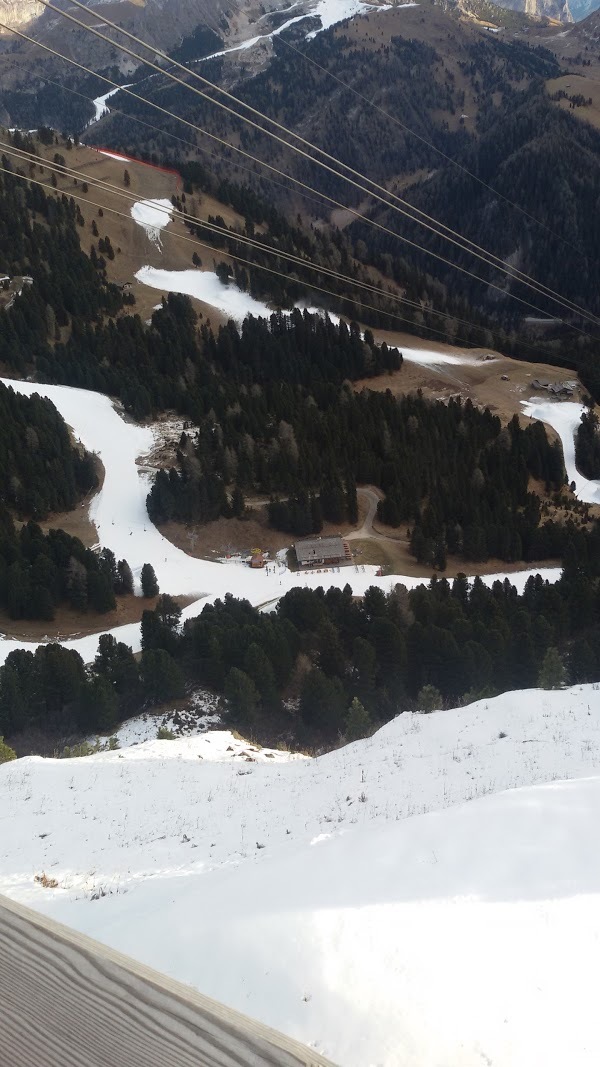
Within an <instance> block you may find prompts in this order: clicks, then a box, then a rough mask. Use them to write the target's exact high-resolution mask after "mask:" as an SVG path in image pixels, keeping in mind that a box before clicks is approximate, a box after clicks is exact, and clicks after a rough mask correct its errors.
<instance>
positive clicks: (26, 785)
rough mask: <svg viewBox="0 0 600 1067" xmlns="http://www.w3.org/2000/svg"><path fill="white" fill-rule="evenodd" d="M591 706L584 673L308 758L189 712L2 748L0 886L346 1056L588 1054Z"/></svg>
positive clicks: (409, 1061)
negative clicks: (151, 735) (17, 750)
mask: <svg viewBox="0 0 600 1067" xmlns="http://www.w3.org/2000/svg"><path fill="white" fill-rule="evenodd" d="M599 713H600V690H599V688H598V687H597V686H591V685H590V686H578V687H575V688H573V689H571V690H568V691H565V692H552V693H546V692H543V691H538V690H533V691H529V692H521V693H509V694H505V695H504V696H501V697H498V698H496V699H494V700H489V701H480V702H478V703H477V704H474V705H472V706H471V707H469V708H464V709H457V710H455V711H448V712H440V713H436V714H433V715H430V716H423V715H411V714H407V715H402V716H400V717H399V718H398V719H396V720H394V721H393V722H391V723H389V724H388V725H387V726H385V727H384V728H383V729H382V730H380V731H379V732H378V733H377V734H375V735H374V737H372V738H370V739H368V740H366V741H362V742H357V743H355V744H354V745H350V746H347V747H346V748H343V749H341V750H339V751H337V752H333V753H330V754H328V755H326V756H323V757H320V758H319V759H306V758H304V759H302V758H300V759H298V758H296V759H290V758H289V756H288V755H287V754H281V753H269V752H256V751H254V750H253V748H252V746H248V745H245V744H244V743H243V742H236V741H235V740H234V739H233V738H232V737H231V735H227V734H222V733H220V734H210V733H209V734H205V735H204V736H203V737H201V738H193V739H186V740H181V741H164V742H148V743H146V744H142V745H138V746H135V747H133V748H130V749H127V750H125V751H122V752H112V753H105V754H102V755H97V756H93V757H90V758H86V759H79V760H43V759H39V758H28V759H24V760H19V761H17V762H16V763H13V764H8V765H6V766H4V767H2V768H0V812H1V815H0V818H1V820H2V824H1V825H0V833H1V834H2V841H3V856H2V859H1V860H0V891H2V892H5V893H7V894H8V895H10V896H13V897H15V898H17V899H20V900H22V901H23V902H26V903H28V904H33V905H34V906H35V907H38V908H40V910H43V911H45V912H47V913H48V914H51V915H52V916H54V917H55V918H58V919H61V920H62V921H64V922H67V923H69V924H71V925H73V926H75V927H77V928H79V929H81V930H83V931H84V932H86V933H89V934H91V935H92V936H95V937H98V938H100V940H104V941H106V942H108V943H109V944H111V945H113V946H115V947H117V948H119V949H121V950H122V951H125V952H128V953H130V954H132V955H134V956H136V957H137V958H139V959H142V960H143V961H144V962H147V963H149V964H151V965H153V966H156V967H158V968H159V969H161V970H163V971H166V972H167V973H170V974H172V975H174V976H176V977H177V978H179V979H182V980H183V981H187V982H190V983H192V984H194V985H196V986H197V987H198V988H200V989H201V990H202V991H203V992H205V993H208V994H210V995H212V996H215V997H217V998H218V999H220V1000H222V1001H224V1002H225V1003H228V1004H231V1005H232V1006H234V1007H237V1008H240V1009H242V1010H244V1011H245V1012H247V1013H249V1014H251V1015H253V1016H255V1017H257V1018H260V1019H262V1020H264V1021H265V1022H267V1023H269V1024H271V1025H274V1026H275V1027H277V1028H278V1029H280V1030H283V1031H285V1032H287V1033H289V1034H291V1035H293V1036H296V1037H298V1038H300V1039H302V1040H304V1041H305V1042H308V1043H312V1044H313V1046H315V1047H318V1048H319V1050H320V1051H322V1052H323V1053H325V1054H326V1055H328V1056H330V1057H331V1058H332V1059H333V1060H334V1061H337V1062H338V1063H340V1064H342V1065H344V1067H365V1064H377V1065H381V1067H400V1065H403V1067H404V1065H407V1067H417V1065H418V1067H439V1065H440V1064H444V1067H446V1065H448V1067H459V1065H460V1067H480V1065H481V1064H482V1063H488V1064H489V1063H492V1064H493V1065H494V1067H531V1065H535V1067H538V1065H539V1067H542V1065H543V1067H564V1064H566V1063H569V1064H577V1067H592V1064H593V1065H594V1067H595V1065H596V1064H597V1063H598V1062H599V1057H600V1031H599V1030H598V1027H597V1024H596V1008H595V1002H593V1001H594V997H595V984H594V981H593V975H594V974H595V970H596V961H597V953H598V943H599V942H600V907H599V905H600V858H599V857H598V854H597V849H595V847H594V845H595V839H596V836H597V834H596V827H597V825H598V819H599V817H600V777H598V773H599V771H600V719H599ZM199 757H201V758H199ZM565 779H575V780H572V781H565ZM535 783H545V784H535ZM515 787H517V788H516V789H515ZM503 790H509V791H508V792H503ZM488 794H496V795H493V796H492V795H488ZM411 816H412V817H411ZM42 872H46V873H47V874H48V875H49V876H51V877H52V878H55V879H57V881H58V883H59V888H57V889H55V890H49V889H43V888H41V887H40V886H39V885H38V884H36V883H35V882H34V876H35V874H40V873H42Z"/></svg>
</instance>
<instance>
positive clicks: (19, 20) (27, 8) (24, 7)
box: [0, 0, 44, 33]
mask: <svg viewBox="0 0 600 1067" xmlns="http://www.w3.org/2000/svg"><path fill="white" fill-rule="evenodd" d="M43 11H44V8H43V7H42V5H41V4H38V3H36V0H4V3H3V4H2V22H4V23H5V24H6V25H7V26H10V27H14V28H15V29H17V30H20V29H22V28H23V27H24V26H29V24H30V23H31V22H33V21H34V19H37V18H39V16H40V15H41V14H42V12H43ZM2 32H3V31H2V30H0V33H2Z"/></svg>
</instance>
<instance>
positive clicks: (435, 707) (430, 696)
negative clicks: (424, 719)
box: [416, 685, 442, 714]
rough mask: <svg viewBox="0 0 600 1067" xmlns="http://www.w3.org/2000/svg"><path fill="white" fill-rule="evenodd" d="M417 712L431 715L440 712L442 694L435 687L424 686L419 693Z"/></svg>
mask: <svg viewBox="0 0 600 1067" xmlns="http://www.w3.org/2000/svg"><path fill="white" fill-rule="evenodd" d="M416 703H417V711H422V712H424V713H425V714H429V712H431V711H439V710H440V709H441V707H442V694H441V693H440V691H439V689H436V687H435V685H424V686H423V687H422V688H421V689H420V690H419V692H418V693H417V702H416Z"/></svg>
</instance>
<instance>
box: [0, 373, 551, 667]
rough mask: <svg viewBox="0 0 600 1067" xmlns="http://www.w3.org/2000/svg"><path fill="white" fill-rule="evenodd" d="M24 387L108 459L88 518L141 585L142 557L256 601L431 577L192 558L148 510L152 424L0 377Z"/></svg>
mask: <svg viewBox="0 0 600 1067" xmlns="http://www.w3.org/2000/svg"><path fill="white" fill-rule="evenodd" d="M0 380H2V381H3V382H4V384H5V385H9V386H11V387H12V388H13V389H15V390H16V391H17V392H19V393H25V394H26V395H28V396H30V395H31V394H32V393H38V394H39V395H40V396H46V397H48V398H49V399H50V400H51V401H52V403H53V404H54V405H55V407H56V408H57V409H58V411H59V412H60V414H61V415H62V416H63V418H64V419H65V421H66V422H67V423H68V425H69V426H71V427H72V429H73V432H74V433H75V436H76V437H77V438H78V439H79V440H80V441H81V442H82V443H83V444H84V445H85V447H86V448H87V449H88V450H89V451H91V452H95V453H96V454H97V455H98V456H99V458H100V460H101V462H102V464H103V466H104V484H103V486H102V489H101V490H100V492H99V493H98V494H97V495H96V496H95V497H94V500H93V502H92V505H91V508H90V518H91V519H92V521H93V522H94V523H95V525H96V528H97V530H98V539H99V542H100V544H101V545H102V546H103V547H104V548H110V549H111V551H112V552H114V553H115V556H116V557H117V559H123V558H125V559H127V560H128V561H129V563H130V566H131V568H132V571H133V574H134V577H135V578H136V581H137V582H138V585H139V575H140V572H141V568H142V566H143V564H144V563H151V564H152V566H153V567H154V569H155V571H156V574H157V577H158V582H159V585H160V589H161V591H162V592H163V593H171V594H172V595H174V596H175V595H178V594H185V595H187V596H194V597H198V598H206V597H223V596H224V595H225V593H227V592H230V593H233V595H234V596H238V597H245V598H247V599H248V600H249V601H250V602H251V603H252V604H255V605H261V604H266V603H267V602H269V601H274V600H277V599H278V598H279V597H281V596H283V595H284V594H285V593H286V592H287V591H288V590H289V589H292V588H293V587H294V586H297V585H304V586H309V587H310V588H313V589H316V588H318V587H319V586H324V587H326V588H327V587H330V586H336V587H338V588H343V587H344V586H345V585H346V584H349V585H350V586H351V587H352V590H353V592H354V593H355V595H357V596H361V595H362V594H363V593H364V592H365V590H366V589H368V587H369V586H370V585H378V586H380V588H382V589H385V590H389V589H391V588H392V587H393V586H394V585H395V584H396V583H397V582H398V581H402V582H403V583H404V584H405V585H406V586H408V587H409V588H414V587H415V586H417V585H420V584H422V582H423V581H425V580H426V579H420V578H408V577H402V578H399V577H398V575H390V576H388V577H377V568H376V567H371V566H355V567H330V568H328V569H322V570H316V571H311V572H310V573H294V572H292V571H288V570H287V569H286V568H285V567H283V566H273V567H269V568H268V570H267V569H265V570H251V569H250V568H249V567H240V566H233V565H227V564H222V563H213V562H211V561H209V560H203V559H195V558H193V557H192V556H188V555H186V553H185V552H182V551H181V549H178V548H176V547H175V546H174V545H172V544H171V543H170V541H167V540H166V538H164V537H163V536H162V534H161V533H159V531H158V530H157V529H156V527H155V526H154V525H153V524H152V523H151V522H150V519H149V518H148V514H147V511H146V496H147V493H148V489H149V477H148V475H146V474H142V473H141V472H140V470H139V468H138V466H137V464H136V460H137V459H138V457H140V456H144V455H146V454H147V453H148V452H150V451H151V449H152V445H153V440H154V438H153V432H152V429H150V428H148V427H142V426H136V425H135V424H133V423H131V422H126V421H125V419H123V418H122V417H121V415H120V414H119V413H118V412H117V410H116V409H115V407H114V406H113V404H112V403H111V401H110V399H109V398H108V397H106V396H103V395H102V394H101V393H93V392H90V391H88V390H85V389H72V388H70V387H68V386H62V385H39V384H37V383H35V382H20V381H12V380H10V379H0ZM530 573H537V572H536V571H535V570H534V571H519V572H517V573H514V574H511V575H504V574H500V575H487V576H486V578H485V581H486V583H489V584H491V583H492V582H493V581H495V580H496V579H497V578H501V579H502V578H504V577H510V580H511V582H513V584H514V585H516V586H517V588H519V589H522V588H523V586H524V585H525V582H526V580H527V578H528V576H529V574H530ZM543 573H544V576H545V577H547V578H548V580H549V581H557V580H558V577H559V575H560V570H559V569H558V568H549V569H547V570H544V571H543ZM200 610H201V605H199V604H198V603H193V604H190V605H189V606H188V607H187V608H185V609H184V611H183V619H184V620H185V619H188V618H193V617H194V615H197V614H198V613H199V611H200ZM104 632H110V633H113V634H114V635H115V636H116V637H117V638H118V639H119V640H121V641H125V642H126V644H128V645H131V647H132V648H133V649H134V651H139V649H140V628H139V626H138V624H137V623H130V624H128V625H127V626H121V627H117V628H116V629H113V630H110V631H106V630H103V629H102V627H101V625H100V626H99V629H98V633H104ZM98 633H97V634H91V635H88V636H86V637H80V638H73V639H71V640H68V641H63V642H61V643H62V644H64V645H65V646H66V647H68V648H73V649H75V650H76V651H77V652H79V653H80V655H81V656H83V658H84V660H86V661H89V660H91V659H93V657H94V655H95V654H96V651H97V647H98ZM38 643H39V642H27V641H22V640H17V639H7V638H4V639H1V638H0V663H3V662H4V661H5V659H6V657H7V656H8V654H9V653H10V652H11V651H12V650H13V649H15V648H29V649H35V648H36V647H37V644H38Z"/></svg>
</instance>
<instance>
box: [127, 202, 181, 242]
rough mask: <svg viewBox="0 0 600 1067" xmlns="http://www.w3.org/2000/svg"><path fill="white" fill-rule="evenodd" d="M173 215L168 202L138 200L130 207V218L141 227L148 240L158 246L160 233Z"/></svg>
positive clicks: (171, 206)
mask: <svg viewBox="0 0 600 1067" xmlns="http://www.w3.org/2000/svg"><path fill="white" fill-rule="evenodd" d="M172 214H173V205H172V203H171V201H170V200H138V201H137V203H135V204H133V205H132V207H131V217H132V219H133V220H134V222H137V223H138V225H140V226H142V227H143V229H144V230H145V231H146V234H147V235H148V237H149V239H150V240H151V241H152V242H153V243H154V244H157V245H160V231H161V230H164V228H165V226H168V225H169V222H170V221H171V216H172Z"/></svg>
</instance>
